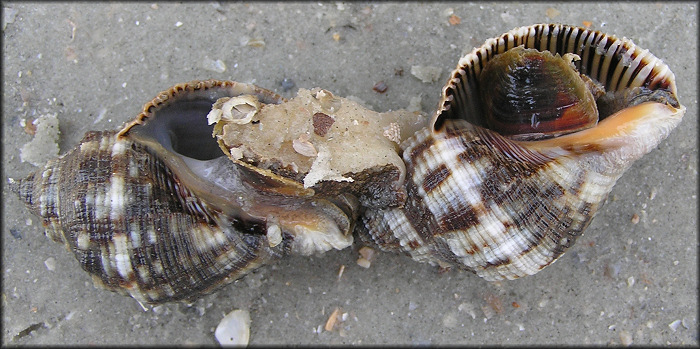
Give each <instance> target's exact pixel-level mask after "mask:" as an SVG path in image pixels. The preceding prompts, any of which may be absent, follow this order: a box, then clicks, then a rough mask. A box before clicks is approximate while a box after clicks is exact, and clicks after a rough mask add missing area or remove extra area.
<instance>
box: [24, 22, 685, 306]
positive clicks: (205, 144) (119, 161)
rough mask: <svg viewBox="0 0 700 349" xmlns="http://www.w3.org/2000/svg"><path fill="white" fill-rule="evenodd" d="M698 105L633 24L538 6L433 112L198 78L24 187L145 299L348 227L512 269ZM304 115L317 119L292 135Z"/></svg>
mask: <svg viewBox="0 0 700 349" xmlns="http://www.w3.org/2000/svg"><path fill="white" fill-rule="evenodd" d="M533 57H534V58H533ZM523 59H524V60H523ZM503 62H505V64H503ZM513 62H515V63H513ZM491 63H493V64H491ZM515 71H517V72H515ZM491 74H493V75H491ZM489 76H494V77H489ZM498 76H500V78H499V77H498ZM553 76H556V77H559V76H562V77H563V78H562V79H553V78H552V77H553ZM523 82H527V83H523ZM302 98H306V99H302ZM295 101H297V102H295ZM298 101H301V102H298ZM304 101H306V102H304ZM523 101H527V103H525V102H523ZM307 102H308V103H307ZM294 103H301V106H300V105H298V104H294ZM304 106H305V107H304ZM684 112H685V107H683V106H682V105H681V104H680V103H679V101H678V97H677V93H676V85H675V78H674V76H673V73H672V72H671V71H670V70H669V68H668V67H667V66H666V65H665V64H663V62H661V61H660V60H659V59H657V58H656V57H654V56H653V55H651V54H650V53H648V52H647V51H645V50H642V49H640V48H638V47H637V46H636V45H634V44H633V43H632V42H631V41H629V40H627V39H618V38H616V37H614V36H609V35H606V34H603V33H600V32H596V31H591V30H587V29H583V28H578V27H572V26H566V25H554V24H539V25H533V26H528V27H521V28H516V29H514V30H512V31H510V32H508V33H505V34H503V35H501V36H499V37H497V38H493V39H489V40H487V41H486V43H485V44H484V45H483V46H481V47H479V48H476V49H475V50H474V51H473V52H471V53H469V54H468V55H466V56H465V57H463V58H461V59H460V60H459V63H458V65H457V68H456V69H455V70H454V71H453V72H452V73H451V74H450V78H449V80H448V82H447V84H446V85H445V87H443V89H442V97H441V101H440V103H439V105H438V108H437V111H436V112H435V113H434V114H433V116H432V118H431V119H430V121H429V122H428V123H427V126H426V125H425V123H424V124H420V120H422V119H420V118H415V119H413V118H414V117H415V115H412V114H410V113H409V114H400V113H399V114H391V115H389V114H388V113H387V114H382V115H377V116H376V117H375V114H378V113H375V112H372V111H370V110H367V109H364V108H362V107H360V106H358V105H355V104H350V103H349V102H348V101H346V100H345V99H342V98H339V97H335V96H333V95H332V94H331V93H330V92H328V91H325V90H320V89H316V90H313V91H308V90H304V91H300V93H299V96H298V97H296V98H295V99H293V100H289V101H287V100H285V99H283V98H281V97H280V96H278V95H276V94H275V93H273V92H271V91H268V90H265V89H262V88H259V87H256V86H252V85H248V84H241V83H236V82H231V81H217V80H208V81H193V82H190V83H186V84H179V85H176V86H174V87H172V88H170V89H168V90H166V91H164V92H162V93H161V94H159V95H158V96H156V98H154V99H153V100H152V101H151V102H149V103H147V104H146V105H145V106H144V108H143V111H142V112H141V113H140V114H139V115H138V116H137V117H136V119H134V121H132V122H130V123H128V124H127V125H126V126H125V127H124V128H123V129H121V130H119V131H104V132H88V133H87V134H86V135H85V137H84V138H83V140H82V141H81V142H80V145H78V146H77V147H76V148H75V149H73V150H72V151H70V152H68V153H67V154H66V155H64V156H62V157H60V158H58V159H55V160H52V161H49V163H48V164H47V165H46V166H45V167H44V168H42V169H40V170H38V171H37V172H35V173H33V174H30V175H29V176H28V177H27V178H25V179H23V180H21V181H20V182H19V185H18V186H17V188H16V190H17V191H18V193H19V195H20V197H21V198H22V199H23V200H24V201H25V202H26V203H27V206H28V207H29V208H30V210H31V211H32V212H34V213H35V214H37V215H38V216H40V217H41V218H42V221H43V224H44V226H45V227H46V230H47V235H48V236H49V237H51V238H52V239H53V240H55V241H57V242H61V243H63V244H65V246H66V247H67V248H68V249H69V250H71V251H72V252H73V253H74V254H75V256H76V258H77V259H78V261H79V262H80V264H81V266H82V267H83V269H85V270H86V271H87V272H89V273H90V274H91V275H92V277H93V280H94V281H95V283H96V284H98V285H101V286H104V287H106V288H108V289H110V290H113V291H118V292H121V293H123V294H127V295H130V296H132V297H134V298H135V299H137V300H139V301H141V302H147V303H160V302H166V301H173V300H193V299H196V298H197V297H199V296H201V295H202V294H206V293H209V292H211V291H213V290H215V289H217V288H218V287H220V286H222V285H225V284H227V283H229V282H231V281H233V280H235V279H237V278H240V277H242V276H244V275H245V274H246V273H247V272H249V271H250V270H252V269H254V268H256V267H258V266H261V265H263V264H265V263H269V262H273V261H275V260H279V259H280V258H283V257H284V256H285V255H289V254H304V255H308V254H312V253H320V252H325V251H328V250H330V249H342V248H345V247H347V246H349V245H351V244H352V242H353V235H355V236H357V237H359V238H360V239H361V240H362V241H364V242H367V243H371V244H375V245H377V246H379V247H380V248H381V249H383V250H386V251H398V252H403V253H406V254H408V255H410V256H411V257H412V258H414V259H415V260H418V261H423V262H428V263H431V264H435V265H439V266H441V267H453V268H457V269H465V270H469V271H473V272H475V273H476V274H478V275H479V276H481V277H483V278H485V279H487V280H501V279H514V278H517V277H522V276H525V275H531V274H534V273H537V272H538V271H539V270H541V269H542V268H544V267H546V266H547V265H549V264H551V263H552V262H554V261H555V260H556V259H557V258H559V257H560V256H561V255H562V254H563V253H564V252H565V251H566V249H567V248H568V247H570V246H571V245H572V244H573V243H574V242H575V240H576V239H577V237H579V236H580V235H581V234H582V233H583V231H584V230H585V228H586V227H587V226H588V225H589V223H590V222H591V220H592V219H593V217H594V215H595V213H596V211H597V210H598V208H599V207H600V205H601V204H602V202H603V201H604V200H605V198H606V196H607V195H608V193H609V192H610V190H611V189H612V186H613V185H614V184H615V182H616V180H617V179H618V178H619V177H620V176H621V175H622V174H623V172H624V171H625V170H626V169H627V168H628V167H629V166H630V165H631V164H632V162H633V161H635V160H636V159H639V158H640V157H641V156H643V155H644V154H646V153H648V152H650V151H651V150H652V149H654V147H656V146H657V145H658V144H659V143H660V142H661V141H662V140H663V139H665V138H666V137H667V136H668V134H669V133H670V132H671V131H672V130H673V128H674V127H676V126H677V125H678V123H679V122H680V120H681V118H682V116H683V113H684ZM372 113H374V114H372ZM363 115H364V116H367V115H372V116H371V117H368V118H367V119H362V116H363ZM355 117H357V119H352V118H355ZM375 119H376V120H375ZM409 119H410V120H409ZM358 120H362V121H359V122H358ZM377 120H378V121H377ZM375 121H376V122H379V123H381V122H383V124H373V123H372V122H375ZM210 123H211V124H210ZM213 123H215V125H212V124H213ZM275 125H277V126H275ZM290 125H297V126H299V125H301V126H299V127H302V128H299V130H308V131H304V132H302V131H299V133H295V134H290V137H291V138H284V137H282V136H284V135H285V134H286V133H290V131H289V130H291V129H292V128H291V126H290ZM416 125H418V127H416ZM562 125H563V126H562ZM297 126H294V127H297ZM354 126H357V130H355V129H354V128H353V127H354ZM523 126H525V127H523ZM303 127H307V128H306V129H304V128H303ZM295 132H296V131H295ZM269 134H275V135H282V136H280V138H279V141H278V142H277V143H275V144H274V147H272V145H271V144H272V143H270V142H267V143H265V142H262V143H261V144H254V142H253V141H252V140H251V141H248V140H247V139H246V138H245V137H246V136H245V135H249V137H250V139H255V138H257V137H261V136H263V135H269ZM360 136H362V137H360ZM285 137H286V136H285ZM363 137H364V138H363ZM358 139H359V140H360V141H358ZM352 140H355V141H354V143H352V142H349V143H343V142H346V141H352ZM358 142H359V144H358ZM365 142H367V143H365ZM273 143H274V142H273ZM397 143H400V145H397ZM334 144H335V145H334ZM339 144H340V145H339ZM365 144H371V147H372V148H373V149H374V150H373V151H376V152H379V153H381V154H384V155H382V156H380V157H376V158H373V157H372V156H369V154H366V152H363V151H362V147H363V145H365ZM266 147H268V148H270V147H272V148H270V149H265V148H266ZM339 148H340V149H341V150H342V149H344V151H345V153H346V154H345V155H346V156H347V157H346V158H343V159H344V160H343V161H340V162H341V163H337V162H336V163H334V162H333V159H334V157H335V156H336V155H334V154H339V153H337V152H334V151H337V150H338V149H339ZM334 149H335V150H334ZM270 150H271V152H266V151H270ZM337 156H341V155H337ZM369 158H371V159H369ZM355 160H358V161H357V163H355ZM360 160H366V161H364V162H363V161H360ZM349 162H353V164H352V166H349V164H348V163H349ZM346 165H347V166H346ZM348 166H349V167H348Z"/></svg>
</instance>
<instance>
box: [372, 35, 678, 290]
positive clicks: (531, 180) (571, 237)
mask: <svg viewBox="0 0 700 349" xmlns="http://www.w3.org/2000/svg"><path fill="white" fill-rule="evenodd" d="M518 47H524V48H526V49H536V50H539V51H549V52H550V53H551V54H558V55H560V56H564V55H567V54H575V55H577V56H578V57H580V60H575V61H574V64H575V66H576V69H577V70H578V71H579V72H580V73H581V74H583V75H585V76H586V77H587V78H590V79H591V80H593V81H594V82H596V83H598V84H600V85H601V86H604V88H605V91H604V95H603V96H601V97H600V98H598V100H597V103H598V112H599V114H600V118H601V121H600V122H599V123H598V124H597V126H595V127H592V128H588V129H586V130H583V131H579V132H574V133H570V134H568V135H564V136H561V137H558V138H550V139H546V140H536V141H517V140H513V139H511V138H509V137H505V136H503V135H500V134H499V133H497V132H495V131H492V130H489V129H487V128H486V122H485V121H484V115H485V113H486V112H485V110H484V108H485V105H488V104H486V103H483V101H482V99H481V98H484V96H483V95H480V93H481V92H483V91H481V89H482V86H481V85H480V82H479V81H480V80H479V77H480V74H481V73H482V72H483V71H484V70H485V69H487V68H486V67H487V66H488V63H489V61H491V60H492V59H494V57H498V56H499V55H502V54H504V53H506V52H509V51H510V50H513V49H517V48H518ZM551 88H552V91H551V93H552V94H556V93H558V90H557V88H558V85H556V84H552V86H551ZM485 98H488V95H486V97H485ZM684 112H685V107H683V106H681V105H680V103H679V102H678V97H677V94H676V85H675V78H674V75H673V73H672V72H671V71H670V70H669V68H668V67H667V66H666V65H665V64H663V62H661V60H659V59H658V58H656V57H654V56H653V55H651V54H650V53H649V52H648V51H646V50H642V49H641V48H639V47H637V46H636V45H634V44H633V43H632V42H631V41H629V40H627V39H618V38H616V37H614V36H611V35H606V34H603V33H601V32H598V31H592V30H587V29H584V28H578V27H572V26H566V25H555V24H540V25H534V26H528V27H521V28H516V29H513V30H511V31H509V32H508V33H505V34H503V35H501V36H499V37H497V38H493V39H489V40H487V41H486V43H485V44H484V45H483V46H481V47H479V48H476V49H474V51H472V52H471V53H469V54H468V55H466V56H465V57H462V58H461V59H460V60H459V64H458V66H457V68H456V69H455V70H454V71H453V72H452V73H451V74H450V78H449V81H448V83H447V85H446V86H445V87H444V88H443V92H442V99H441V101H440V105H439V106H438V110H437V111H436V112H435V114H434V116H433V118H432V122H431V124H430V126H429V128H428V129H425V130H422V131H420V132H418V133H417V134H416V135H415V136H414V137H413V138H412V139H409V140H407V141H405V142H404V143H402V144H401V148H402V151H403V159H404V161H405V162H406V170H407V173H408V174H409V175H408V176H407V178H406V191H407V193H408V200H407V202H406V205H405V206H404V207H401V208H389V209H384V210H376V211H367V212H366V213H365V215H364V216H363V223H364V224H362V225H360V226H362V227H364V229H366V233H360V236H361V237H365V236H369V237H371V239H368V240H371V241H373V242H375V243H376V244H378V245H379V246H380V247H381V248H382V249H384V250H391V251H403V252H404V253H407V254H409V255H410V256H411V257H413V258H414V259H415V260H419V261H425V262H429V263H432V264H438V265H440V266H442V267H455V268H459V269H466V270H470V271H473V272H475V273H476V274H478V275H479V276H481V277H483V278H485V279H487V280H501V279H515V278H518V277H521V276H525V275H531V274H535V273H537V272H538V271H539V270H541V269H542V268H544V267H546V266H548V265H549V264H551V263H552V262H554V261H555V260H556V259H557V258H559V257H560V256H561V255H562V254H563V253H564V252H565V251H566V250H567V248H569V247H570V246H571V245H572V244H573V243H574V242H575V241H576V239H577V238H578V237H579V236H580V235H581V234H582V233H583V231H584V229H585V228H586V227H587V226H588V224H589V223H590V222H591V220H592V218H593V217H594V215H595V213H596V211H597V210H598V208H599V207H600V205H601V204H602V202H603V201H604V200H605V198H606V197H607V195H608V193H609V192H610V190H611V189H612V186H613V185H614V184H615V182H616V181H617V179H618V178H619V177H620V176H621V175H622V173H623V172H624V171H625V170H626V169H627V168H628V167H629V166H630V165H631V163H632V162H633V161H635V160H637V159H639V158H640V157H641V156H643V155H644V154H646V153H648V152H650V151H651V150H653V149H654V148H655V147H656V146H657V145H658V144H659V142H661V141H662V140H663V139H665V138H666V136H668V134H669V133H670V132H671V130H673V128H674V127H676V126H677V125H678V123H679V122H680V120H681V118H682V116H683V113H684Z"/></svg>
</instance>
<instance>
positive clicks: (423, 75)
mask: <svg viewBox="0 0 700 349" xmlns="http://www.w3.org/2000/svg"><path fill="white" fill-rule="evenodd" d="M411 74H412V75H413V76H415V77H417V78H418V79H419V80H420V81H422V82H425V83H431V82H436V81H438V80H439V79H440V75H441V74H442V68H438V67H433V66H424V65H414V66H411Z"/></svg>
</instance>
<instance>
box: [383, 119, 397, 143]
mask: <svg viewBox="0 0 700 349" xmlns="http://www.w3.org/2000/svg"><path fill="white" fill-rule="evenodd" d="M383 135H384V137H386V138H388V139H389V140H390V141H392V142H395V143H396V144H399V143H401V127H399V124H397V123H395V122H392V123H390V124H389V126H387V127H386V128H385V129H384V133H383Z"/></svg>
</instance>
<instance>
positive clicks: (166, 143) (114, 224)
mask: <svg viewBox="0 0 700 349" xmlns="http://www.w3.org/2000/svg"><path fill="white" fill-rule="evenodd" d="M242 94H245V95H255V96H257V98H258V99H259V100H260V101H262V102H264V103H271V104H275V103H282V102H283V101H284V100H283V99H282V98H281V97H280V96H278V95H276V94H275V93H273V92H271V91H268V90H264V89H260V88H258V87H255V86H252V85H247V84H241V83H236V82H230V81H229V82H226V81H217V80H209V81H201V82H199V81H196V82H190V83H185V84H179V85H176V86H174V87H172V88H170V89H169V90H167V91H164V92H162V93H160V94H159V95H158V96H157V97H156V98H154V99H153V100H152V101H151V102H149V103H147V104H146V105H145V106H144V108H143V111H142V112H141V113H140V114H139V115H138V116H137V118H136V119H135V120H134V121H133V122H131V123H129V124H128V125H126V127H124V128H123V129H122V130H121V131H119V132H117V131H104V132H88V133H87V134H86V135H85V137H84V138H83V140H82V141H81V142H80V145H79V146H77V147H76V148H75V149H73V150H72V151H70V152H68V153H67V154H66V155H64V156H62V157H60V158H58V159H55V160H51V161H49V163H48V164H47V165H46V166H45V167H44V168H43V169H41V170H39V171H37V172H35V173H33V174H31V175H29V176H28V177H27V178H25V179H23V180H21V181H20V183H19V188H18V191H19V195H20V197H21V198H22V199H23V200H24V201H25V202H26V203H27V206H28V207H29V208H30V210H31V211H32V212H34V213H35V214H37V215H38V216H40V217H41V218H42V220H43V224H44V226H45V227H46V232H47V235H48V236H49V237H51V238H52V239H53V240H54V241H56V242H60V243H63V244H65V246H66V248H67V249H69V250H70V251H72V252H73V253H74V254H75V257H76V259H78V261H79V262H80V264H81V267H82V268H83V269H85V270H86V271H87V272H89V273H90V274H91V275H92V277H93V280H94V281H95V283H96V284H97V285H100V286H103V287H105V288H107V289H110V290H113V291H118V292H120V293H123V294H128V295H131V296H132V297H134V298H135V299H137V300H139V301H141V302H147V303H160V302H166V301H173V300H193V299H196V298H198V297H199V296H201V295H202V294H206V293H209V292H211V291H213V290H215V289H217V288H218V287H220V286H223V285H225V284H227V283H229V282H232V281H234V280H236V279H237V278H240V277H241V276H243V275H245V274H246V273H248V272H249V271H250V270H252V269H254V268H256V267H259V266H260V265H263V264H264V263H267V262H270V261H272V260H275V259H278V258H280V257H281V256H283V255H285V254H286V253H290V252H297V253H301V254H309V253H313V252H315V251H325V250H327V249H329V248H344V247H347V246H349V245H350V244H351V243H352V235H351V234H350V233H351V231H352V228H353V225H354V221H355V216H353V214H354V213H353V211H354V207H353V205H354V203H353V202H352V201H346V202H345V203H346V204H345V205H343V204H340V203H338V204H332V203H330V202H329V201H328V200H324V199H318V198H314V197H311V196H310V195H309V194H308V193H307V192H306V191H304V190H303V188H300V187H299V186H297V185H296V184H295V183H293V182H290V181H285V180H284V179H282V178H274V177H263V176H260V175H259V174H257V173H255V172H253V171H250V170H249V169H247V168H245V167H240V166H236V165H235V164H234V163H232V162H231V161H229V160H228V158H227V157H226V156H224V154H223V153H222V152H221V150H220V149H219V146H218V144H217V143H216V141H215V140H214V138H212V128H213V126H209V125H207V122H206V115H207V113H208V112H209V110H210V109H211V105H212V104H213V103H214V102H215V101H216V100H217V99H218V98H221V97H225V96H237V95H242ZM339 207H342V209H341V208H339ZM306 235H312V236H313V239H307V238H306ZM319 235H320V236H322V237H321V238H318V236H319ZM324 236H327V237H329V238H328V239H325V238H323V237H324Z"/></svg>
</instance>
